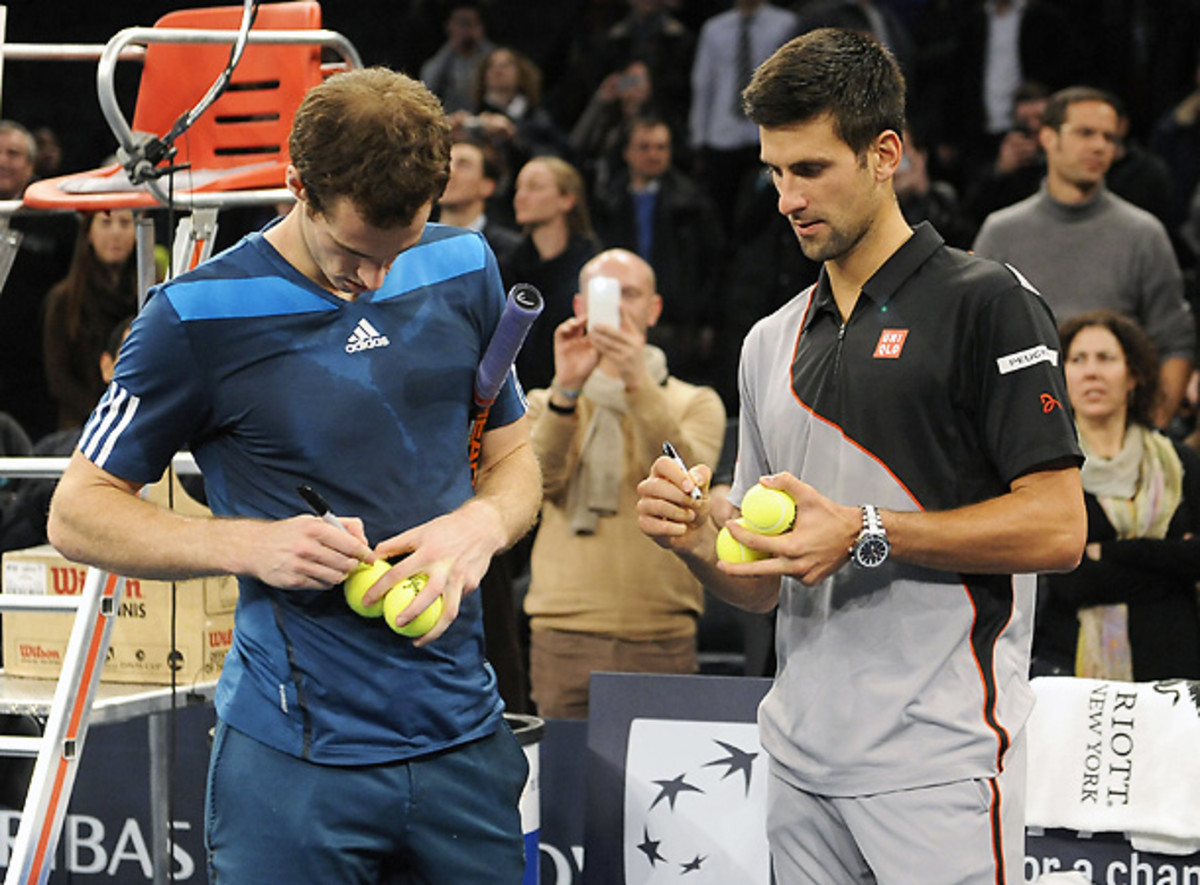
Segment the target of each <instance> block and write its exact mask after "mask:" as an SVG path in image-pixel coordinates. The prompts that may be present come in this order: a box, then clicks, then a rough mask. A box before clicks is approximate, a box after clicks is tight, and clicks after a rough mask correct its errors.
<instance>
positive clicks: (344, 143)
mask: <svg viewBox="0 0 1200 885" xmlns="http://www.w3.org/2000/svg"><path fill="white" fill-rule="evenodd" d="M288 149H289V150H290V152H291V155H292V165H293V166H295V167H296V171H297V172H298V173H299V175H300V182H301V183H302V184H303V186H304V191H305V197H306V199H307V201H308V205H309V206H310V207H311V208H312V210H313V211H315V212H321V213H324V212H327V211H329V209H330V204H331V203H333V202H336V201H337V200H338V198H340V197H348V198H349V199H350V201H351V203H353V205H354V207H355V208H356V209H357V210H358V211H359V212H360V213H361V214H362V216H363V219H364V220H365V221H366V222H367V223H368V224H371V225H374V226H376V227H381V228H392V227H397V226H399V225H404V224H409V223H411V221H412V219H413V217H414V216H415V215H416V213H417V210H418V209H420V208H421V207H422V206H424V205H425V204H426V203H428V202H430V201H432V200H435V199H436V198H437V197H438V196H440V195H441V193H442V190H443V189H444V188H445V187H446V180H447V179H448V178H449V177H450V126H449V124H448V123H447V122H446V117H445V114H444V113H443V111H442V105H441V102H440V101H438V99H437V97H436V96H435V95H434V94H433V93H432V92H430V91H429V90H428V89H427V88H425V86H424V85H423V84H422V83H420V82H419V81H417V80H414V79H412V78H411V77H408V76H405V75H404V74H400V73H397V72H395V71H390V70H388V69H387V68H382V67H375V68H366V69H365V70H358V71H349V72H347V73H344V74H336V75H334V76H333V77H330V78H329V79H328V80H326V81H325V82H324V83H322V84H320V85H319V86H315V87H313V88H312V89H311V90H309V92H308V94H307V95H306V96H305V97H304V101H302V102H301V103H300V107H299V109H298V110H297V111H296V117H295V120H294V121H293V122H292V133H291V137H290V138H289V140H288Z"/></svg>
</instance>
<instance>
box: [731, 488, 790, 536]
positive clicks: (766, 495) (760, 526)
mask: <svg viewBox="0 0 1200 885" xmlns="http://www.w3.org/2000/svg"><path fill="white" fill-rule="evenodd" d="M742 521H743V522H744V523H745V525H746V528H748V529H750V530H752V531H755V532H758V533H759V534H760V535H781V534H783V533H784V532H786V531H787V530H788V529H790V528H791V527H792V523H793V522H795V521H796V502H795V501H793V500H792V496H791V495H789V494H788V493H787V492H783V491H780V490H779V489H769V488H767V487H766V486H764V485H759V484H758V483H755V484H754V485H752V486H751V487H750V489H749V490H748V491H747V492H746V494H745V495H744V496H743V497H742Z"/></svg>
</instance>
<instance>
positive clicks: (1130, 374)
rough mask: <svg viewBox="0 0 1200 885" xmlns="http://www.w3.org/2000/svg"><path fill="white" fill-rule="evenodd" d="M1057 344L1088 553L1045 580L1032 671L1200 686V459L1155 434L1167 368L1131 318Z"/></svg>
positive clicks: (1098, 319) (1094, 316)
mask: <svg viewBox="0 0 1200 885" xmlns="http://www.w3.org/2000/svg"><path fill="white" fill-rule="evenodd" d="M1060 335H1061V338H1062V346H1063V352H1064V353H1065V354H1066V365H1065V367H1064V369H1065V373H1066V378H1067V389H1068V392H1069V394H1070V398H1071V405H1072V407H1073V409H1074V411H1075V421H1076V425H1077V427H1078V429H1079V441H1080V446H1081V448H1082V449H1083V452H1084V454H1085V456H1086V457H1087V460H1086V461H1085V463H1084V465H1083V489H1084V492H1085V498H1086V502H1087V511H1088V545H1087V548H1086V552H1085V555H1084V558H1083V561H1082V562H1081V563H1080V565H1079V567H1078V568H1077V569H1075V570H1074V571H1073V572H1069V573H1067V574H1060V575H1045V576H1043V577H1042V579H1041V585H1040V586H1041V591H1042V599H1041V603H1040V605H1039V613H1038V623H1037V630H1036V631H1035V638H1034V661H1035V664H1034V670H1035V674H1036V673H1038V672H1039V671H1040V672H1043V673H1059V674H1074V675H1076V676H1083V677H1088V678H1094V679H1114V680H1123V681H1136V682H1148V681H1154V680H1158V679H1172V678H1187V679H1197V678H1200V617H1198V613H1197V589H1196V588H1197V583H1196V582H1197V580H1200V537H1197V535H1198V534H1200V455H1198V454H1196V453H1195V452H1194V451H1192V450H1191V449H1189V448H1187V447H1186V446H1183V445H1177V444H1175V443H1173V442H1171V440H1169V439H1168V438H1167V437H1165V436H1163V435H1162V434H1160V433H1159V432H1157V431H1155V430H1153V429H1151V426H1152V416H1153V413H1154V406H1155V403H1156V398H1157V394H1158V381H1157V379H1158V361H1157V358H1156V356H1155V354H1154V348H1153V345H1152V344H1151V343H1150V340H1149V338H1148V337H1147V336H1146V334H1145V333H1144V332H1143V331H1142V330H1141V329H1140V328H1139V327H1138V325H1137V324H1136V323H1135V322H1134V321H1132V320H1130V319H1128V318H1126V317H1123V316H1120V315H1118V314H1115V313H1112V312H1110V311H1092V312H1089V313H1085V314H1081V315H1079V316H1077V317H1074V318H1072V319H1070V320H1068V321H1067V322H1066V323H1064V324H1063V326H1062V328H1061V330H1060Z"/></svg>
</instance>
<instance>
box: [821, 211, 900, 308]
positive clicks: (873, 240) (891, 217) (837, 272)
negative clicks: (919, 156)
mask: <svg viewBox="0 0 1200 885" xmlns="http://www.w3.org/2000/svg"><path fill="white" fill-rule="evenodd" d="M912 234H913V229H912V228H911V227H909V224H908V222H907V221H905V220H904V215H903V213H901V211H900V204H899V203H897V202H896V201H895V200H892V201H890V202H889V203H888V204H887V206H886V207H885V208H884V209H883V211H881V212H880V213H879V215H878V216H876V218H875V221H874V223H873V224H872V226H871V227H870V228H868V230H867V232H866V233H865V234H864V235H863V237H862V239H860V240H859V241H858V243H857V244H856V245H855V246H854V247H852V248H851V249H850V251H849V252H847V253H845V254H844V255H841V256H839V257H838V258H832V259H829V260H827V261H826V262H825V265H824V267H825V273H826V275H827V277H828V279H829V285H830V288H831V290H832V292H833V298H834V301H835V302H836V303H837V307H838V312H839V313H840V314H841V315H842V321H843V322H844V321H846V320H848V319H849V318H850V314H851V313H853V312H854V306H855V305H856V304H857V303H858V297H859V294H860V293H861V292H862V288H863V286H864V285H865V284H866V282H867V280H869V279H870V278H871V277H873V276H874V275H875V272H876V271H877V270H879V268H881V267H883V265H884V264H885V263H887V260H888V259H889V258H891V257H892V256H893V255H895V254H896V252H898V251H899V250H900V247H901V246H903V245H904V244H905V243H906V242H908V240H909V238H910V237H911V236H912Z"/></svg>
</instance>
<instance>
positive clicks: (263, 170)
mask: <svg viewBox="0 0 1200 885" xmlns="http://www.w3.org/2000/svg"><path fill="white" fill-rule="evenodd" d="M241 19H242V7H241V6H218V7H209V8H204V9H184V10H177V11H175V12H171V13H168V14H166V15H164V16H163V17H162V18H160V19H159V20H158V21H157V22H155V24H154V28H155V29H160V28H172V29H205V30H224V31H236V30H237V28H238V27H239V25H240V24H241ZM320 27H321V7H320V4H318V3H316V2H289V3H268V4H263V5H262V6H260V7H259V9H258V14H257V17H256V19H255V22H254V28H253V30H254V31H262V30H286V31H300V30H316V29H319V28H320ZM229 55H230V44H228V43H173V42H171V43H154V42H148V43H147V46H146V52H145V59H144V65H143V68H142V75H141V81H140V83H139V86H138V94H137V102H136V105H135V109H134V116H133V122H132V126H131V128H132V129H133V132H134V134H135V136H141V134H143V133H146V134H148V135H151V136H155V137H162V136H164V135H166V134H167V133H168V132H169V131H170V130H171V127H172V126H173V125H174V123H175V121H176V120H177V119H178V118H179V117H180V115H181V114H184V113H186V112H188V111H190V110H191V109H192V108H193V107H194V106H195V105H196V104H197V103H198V102H199V101H200V99H201V98H203V97H204V95H205V94H206V93H207V92H208V90H209V87H210V86H211V85H212V84H213V82H214V81H215V80H216V79H217V77H218V76H219V75H220V74H221V72H222V71H223V70H224V68H225V66H226V64H227V63H228V61H229ZM322 76H323V72H322V66H321V47H320V46H319V45H316V44H315V43H314V44H265V43H247V44H246V47H245V50H244V52H243V54H242V57H241V59H240V60H239V62H238V64H237V67H236V69H235V70H234V73H233V77H232V79H231V81H230V83H229V85H228V87H227V88H226V90H225V91H224V93H222V94H221V96H220V97H219V98H217V100H216V101H215V102H214V103H213V104H212V106H211V107H209V108H208V109H207V110H206V111H205V112H204V113H203V114H202V115H201V116H200V117H199V118H198V119H197V120H196V121H195V122H194V124H193V125H192V126H191V128H190V129H188V130H187V132H185V133H184V134H183V135H182V136H181V137H179V138H178V139H177V140H176V142H175V144H174V147H175V148H176V150H177V153H176V154H175V155H174V156H173V157H171V158H169V159H168V160H165V161H163V162H162V163H160V166H165V165H181V164H188V168H186V169H183V170H181V171H179V172H177V173H175V175H174V179H175V181H174V191H175V196H176V197H177V198H186V197H187V195H188V194H199V193H213V192H226V191H234V190H252V189H265V188H279V187H283V186H284V173H285V170H286V169H287V166H288V163H289V161H290V160H289V156H288V144H287V141H288V132H289V130H290V129H291V124H292V117H293V116H294V114H295V111H296V108H297V107H298V106H299V104H300V100H301V98H303V96H304V94H305V92H307V91H308V90H309V88H311V87H312V86H315V85H316V84H318V83H320V82H321V79H322ZM24 202H25V205H27V206H30V207H33V208H40V209H77V210H79V211H84V212H87V211H98V210H107V209H139V208H149V207H153V206H158V205H161V201H160V200H158V199H156V197H155V196H154V194H153V193H151V192H150V191H149V190H148V189H147V188H146V187H145V186H144V185H139V186H135V185H133V184H131V183H130V181H129V178H128V176H127V175H126V173H125V170H124V169H123V168H122V166H121V164H119V163H114V164H112V165H110V166H106V167H103V168H100V169H94V170H90V171H87V172H79V173H76V174H73V175H65V176H60V177H57V178H50V179H46V180H43V181H38V182H34V183H33V184H32V185H30V186H29V188H28V189H27V190H26V192H25V196H24Z"/></svg>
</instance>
